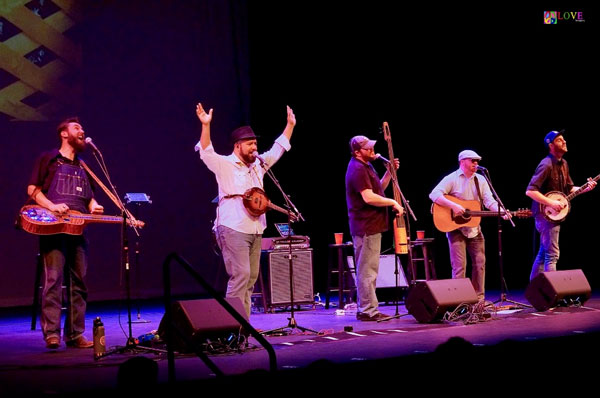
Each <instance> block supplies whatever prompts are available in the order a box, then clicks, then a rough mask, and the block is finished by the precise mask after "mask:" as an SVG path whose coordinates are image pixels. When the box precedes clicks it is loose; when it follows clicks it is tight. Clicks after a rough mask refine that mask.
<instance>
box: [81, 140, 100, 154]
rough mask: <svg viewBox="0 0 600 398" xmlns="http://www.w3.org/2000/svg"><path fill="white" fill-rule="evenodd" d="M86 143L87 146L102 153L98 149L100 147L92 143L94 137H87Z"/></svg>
mask: <svg viewBox="0 0 600 398" xmlns="http://www.w3.org/2000/svg"><path fill="white" fill-rule="evenodd" d="M84 141H85V143H86V144H88V145H89V146H91V147H92V149H93V150H94V151H96V152H98V153H100V150H99V149H98V147H97V146H96V145H95V144H94V143H93V142H92V137H86V139H85V140H84Z"/></svg>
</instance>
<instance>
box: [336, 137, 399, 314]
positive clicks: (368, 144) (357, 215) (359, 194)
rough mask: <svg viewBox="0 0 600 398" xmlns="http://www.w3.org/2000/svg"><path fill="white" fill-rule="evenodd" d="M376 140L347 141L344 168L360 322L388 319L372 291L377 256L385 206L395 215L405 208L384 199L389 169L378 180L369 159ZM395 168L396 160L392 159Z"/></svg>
mask: <svg viewBox="0 0 600 398" xmlns="http://www.w3.org/2000/svg"><path fill="white" fill-rule="evenodd" d="M374 146H375V140H370V139H368V138H367V137H365V136H363V135H358V136H356V137H353V138H352V139H351V140H350V152H351V154H352V158H351V159H350V163H348V169H347V171H346V204H347V206H348V221H349V224H350V235H352V241H353V243H354V258H355V259H356V285H357V286H356V287H357V293H358V312H357V313H356V319H358V320H359V321H378V320H384V319H386V318H389V317H388V315H385V314H383V313H381V312H379V300H377V295H376V294H375V293H376V292H375V289H376V281H377V274H378V273H379V257H380V252H381V233H382V232H385V231H387V230H388V229H389V227H388V216H387V209H386V208H387V207H388V206H391V207H393V209H394V211H396V212H397V213H398V215H402V213H403V212H404V209H403V208H402V206H400V204H399V203H398V202H396V201H395V200H394V199H390V198H386V197H385V196H384V192H383V191H384V190H385V188H386V187H387V186H388V184H389V183H390V180H391V177H392V176H391V174H390V171H389V169H388V171H386V173H385V174H384V176H383V178H381V180H380V179H379V177H378V176H377V173H376V172H375V169H374V168H373V166H372V165H371V163H370V162H371V161H373V160H375V159H377V155H376V154H375V151H374V150H373V147H374ZM394 166H395V168H398V160H397V159H394Z"/></svg>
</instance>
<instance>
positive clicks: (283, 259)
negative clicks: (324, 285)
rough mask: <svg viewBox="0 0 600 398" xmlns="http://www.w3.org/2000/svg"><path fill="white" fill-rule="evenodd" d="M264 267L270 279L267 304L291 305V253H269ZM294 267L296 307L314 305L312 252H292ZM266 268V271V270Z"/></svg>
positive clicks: (280, 251) (283, 251) (306, 250)
mask: <svg viewBox="0 0 600 398" xmlns="http://www.w3.org/2000/svg"><path fill="white" fill-rule="evenodd" d="M265 265H266V267H263V270H266V271H267V272H266V275H265V274H263V275H264V276H266V277H267V278H268V283H267V284H266V285H267V286H268V290H269V291H268V294H267V302H268V303H269V305H271V306H282V305H289V304H290V302H291V297H290V260H289V251H287V250H273V251H270V252H268V261H267V263H266V264H265ZM292 266H293V269H292V271H293V273H294V280H293V286H294V305H296V304H312V303H314V301H315V297H314V294H313V269H312V250H311V249H295V250H292ZM265 268H266V269H265Z"/></svg>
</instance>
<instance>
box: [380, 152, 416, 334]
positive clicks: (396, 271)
mask: <svg viewBox="0 0 600 398" xmlns="http://www.w3.org/2000/svg"><path fill="white" fill-rule="evenodd" d="M377 159H381V160H383V161H384V162H385V163H386V166H387V167H388V170H389V172H390V174H391V180H392V184H393V189H394V197H396V196H399V197H400V199H401V201H402V207H404V213H405V214H404V215H402V216H400V217H405V222H404V225H405V227H406V240H407V244H408V263H409V267H410V273H411V275H410V276H411V281H410V283H411V285H414V284H415V279H416V278H415V274H416V269H415V266H414V263H413V256H412V243H411V239H410V220H409V218H408V214H409V213H410V215H411V217H412V218H413V220H414V221H417V217H416V216H415V213H414V212H413V210H412V208H411V207H410V204H409V203H408V200H407V199H406V198H405V197H404V194H403V193H402V190H401V189H400V185H399V184H398V175H397V174H396V170H394V164H393V163H392V162H391V161H389V160H387V159H386V158H384V157H383V156H381V155H379V154H377ZM395 249H396V248H395V247H394V275H395V277H396V280H395V283H396V286H395V289H396V290H395V305H396V313H395V314H394V315H392V316H388V317H386V318H383V319H379V320H378V321H377V323H379V322H385V321H389V320H391V319H397V318H400V317H403V316H406V315H408V313H405V314H400V311H399V302H400V299H399V298H398V295H399V290H400V286H399V281H398V278H399V275H400V267H399V261H400V259H399V256H400V254H398V253H396V252H395Z"/></svg>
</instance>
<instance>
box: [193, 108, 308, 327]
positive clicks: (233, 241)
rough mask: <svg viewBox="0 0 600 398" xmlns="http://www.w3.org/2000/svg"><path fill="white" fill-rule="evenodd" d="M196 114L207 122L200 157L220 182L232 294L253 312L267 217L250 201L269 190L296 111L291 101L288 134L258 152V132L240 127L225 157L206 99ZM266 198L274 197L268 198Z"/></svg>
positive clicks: (219, 234) (220, 239) (221, 230)
mask: <svg viewBox="0 0 600 398" xmlns="http://www.w3.org/2000/svg"><path fill="white" fill-rule="evenodd" d="M196 115H197V116H198V119H199V120H200V122H201V123H202V133H201V135H200V142H198V144H196V147H195V149H196V151H200V159H202V161H203V162H204V163H205V164H206V166H207V167H208V169H209V170H210V171H212V172H213V173H214V174H215V177H216V178H217V183H218V185H219V205H218V207H217V216H216V219H215V225H214V230H215V233H216V238H217V243H218V245H219V248H220V249H221V252H222V255H223V261H224V263H225V269H226V271H227V274H228V275H229V281H228V282H227V293H226V297H239V298H240V300H241V301H242V303H243V305H244V308H245V309H246V314H247V315H248V316H250V309H251V297H252V291H253V290H254V284H255V283H256V280H257V279H258V271H259V261H260V250H261V240H262V233H263V231H264V230H265V228H266V227H267V221H266V217H265V214H264V212H259V213H262V214H258V213H256V212H254V211H251V210H250V209H247V208H246V207H248V206H249V205H248V203H246V202H248V200H247V199H252V198H256V195H257V194H260V193H261V192H262V193H264V192H263V191H262V187H263V178H264V175H265V173H266V170H267V169H268V168H270V167H272V166H273V165H274V164H275V162H277V160H279V158H280V157H281V156H282V155H283V153H284V152H285V151H288V150H289V149H290V138H291V137H292V132H293V131H294V126H295V125H296V116H295V115H294V112H293V111H292V109H291V108H290V107H289V106H288V107H287V124H286V126H285V129H284V130H283V133H282V134H281V136H279V138H277V139H276V140H275V143H274V144H273V147H272V148H271V149H270V150H268V151H267V152H264V153H262V154H261V155H258V153H257V152H256V150H257V141H256V138H257V137H256V135H255V134H254V131H252V128H251V127H250V126H243V127H240V128H237V129H236V130H234V131H233V132H232V133H231V141H232V143H233V152H232V153H231V154H230V155H228V156H224V155H219V154H218V153H216V152H215V149H214V148H213V145H212V143H211V140H210V123H211V121H212V115H213V110H212V109H210V110H209V111H208V113H207V112H206V111H205V110H204V108H203V107H202V104H198V105H197V106H196ZM263 199H264V201H268V199H266V197H265V198H263ZM258 207H259V208H263V207H264V206H258ZM254 210H257V209H254Z"/></svg>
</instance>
